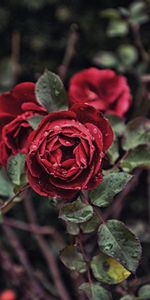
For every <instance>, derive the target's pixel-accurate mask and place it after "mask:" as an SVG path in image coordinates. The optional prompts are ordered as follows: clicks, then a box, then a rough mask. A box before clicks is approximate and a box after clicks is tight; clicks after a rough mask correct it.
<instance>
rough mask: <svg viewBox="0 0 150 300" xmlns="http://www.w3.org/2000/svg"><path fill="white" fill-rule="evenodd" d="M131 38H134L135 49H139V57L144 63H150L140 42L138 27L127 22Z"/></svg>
mask: <svg viewBox="0 0 150 300" xmlns="http://www.w3.org/2000/svg"><path fill="white" fill-rule="evenodd" d="M129 25H130V28H131V31H132V34H133V37H134V43H135V45H136V47H137V48H138V49H139V52H140V54H141V57H142V59H143V61H144V62H145V63H148V62H149V61H150V57H149V54H148V53H147V51H146V50H145V48H144V46H143V43H142V40H141V35H140V27H139V25H137V24H133V23H132V21H131V22H129Z"/></svg>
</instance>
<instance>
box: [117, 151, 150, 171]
mask: <svg viewBox="0 0 150 300" xmlns="http://www.w3.org/2000/svg"><path fill="white" fill-rule="evenodd" d="M121 167H122V169H123V170H124V171H126V172H130V171H132V170H134V169H135V168H141V167H143V168H149V167H150V147H149V146H147V145H141V146H138V147H136V148H135V149H132V150H129V152H128V154H127V156H126V157H125V158H124V159H123V160H122V161H121Z"/></svg>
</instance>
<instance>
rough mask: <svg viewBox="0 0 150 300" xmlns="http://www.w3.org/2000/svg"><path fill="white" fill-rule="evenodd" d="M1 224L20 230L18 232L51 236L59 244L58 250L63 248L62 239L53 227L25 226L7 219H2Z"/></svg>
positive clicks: (22, 223) (18, 221)
mask: <svg viewBox="0 0 150 300" xmlns="http://www.w3.org/2000/svg"><path fill="white" fill-rule="evenodd" d="M3 223H4V224H6V225H8V226H11V227H15V228H17V229H20V230H24V231H28V232H31V233H32V234H39V235H49V236H52V237H53V238H54V239H55V240H56V242H57V243H58V244H59V247H60V249H62V248H64V247H65V243H64V241H63V239H62V237H61V236H60V234H59V233H58V231H57V230H56V229H55V228H53V227H49V226H42V227H41V226H39V225H37V224H31V223H30V224H27V223H25V222H23V221H20V220H15V219H12V218H7V217H5V218H4V220H3Z"/></svg>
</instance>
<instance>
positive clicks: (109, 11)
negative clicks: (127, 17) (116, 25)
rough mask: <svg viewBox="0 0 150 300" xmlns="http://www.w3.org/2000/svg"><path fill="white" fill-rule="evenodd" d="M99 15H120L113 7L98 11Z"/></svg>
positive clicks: (116, 16)
mask: <svg viewBox="0 0 150 300" xmlns="http://www.w3.org/2000/svg"><path fill="white" fill-rule="evenodd" d="M99 15H100V17H104V18H110V19H118V18H119V17H120V14H119V12H118V10H117V9H114V8H108V9H104V10H102V11H100V13H99Z"/></svg>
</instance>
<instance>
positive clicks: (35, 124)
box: [28, 116, 43, 130]
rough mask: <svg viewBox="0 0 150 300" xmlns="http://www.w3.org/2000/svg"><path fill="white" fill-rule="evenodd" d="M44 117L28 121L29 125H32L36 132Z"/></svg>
mask: <svg viewBox="0 0 150 300" xmlns="http://www.w3.org/2000/svg"><path fill="white" fill-rule="evenodd" d="M42 119H43V117H42V116H34V117H31V118H30V119H28V123H29V124H30V125H31V127H32V128H33V129H34V130H35V129H37V127H38V126H39V124H40V122H41V121H42Z"/></svg>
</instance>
